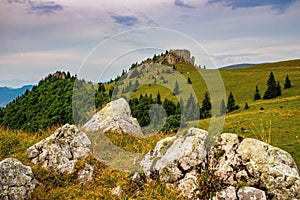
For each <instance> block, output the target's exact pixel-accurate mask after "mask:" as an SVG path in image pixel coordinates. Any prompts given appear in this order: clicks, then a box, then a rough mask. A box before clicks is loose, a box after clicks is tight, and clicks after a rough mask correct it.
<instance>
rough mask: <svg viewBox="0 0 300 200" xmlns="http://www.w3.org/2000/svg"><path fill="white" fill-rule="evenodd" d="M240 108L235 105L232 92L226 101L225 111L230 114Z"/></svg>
mask: <svg viewBox="0 0 300 200" xmlns="http://www.w3.org/2000/svg"><path fill="white" fill-rule="evenodd" d="M239 108H240V107H239V106H238V105H236V104H235V100H234V97H233V94H232V92H230V93H229V97H228V101H227V111H228V112H232V111H234V110H238V109H239Z"/></svg>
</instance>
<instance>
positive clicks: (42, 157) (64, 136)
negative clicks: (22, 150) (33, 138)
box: [27, 124, 91, 174]
mask: <svg viewBox="0 0 300 200" xmlns="http://www.w3.org/2000/svg"><path fill="white" fill-rule="evenodd" d="M90 145H91V141H90V140H89V139H88V137H87V136H86V134H85V133H84V132H82V131H80V130H79V129H78V128H77V127H76V126H75V125H69V124H66V125H64V126H63V127H61V128H59V129H57V130H56V131H55V132H54V133H53V134H52V135H50V136H49V137H47V138H46V139H44V140H42V141H40V142H38V143H36V144H35V145H33V146H31V147H29V148H28V149H27V155H28V157H29V158H30V159H31V162H32V163H34V164H41V165H42V166H43V167H45V168H46V169H50V170H55V171H57V172H59V173H68V174H70V173H72V171H73V169H74V166H75V164H76V162H77V161H78V159H84V158H86V156H87V155H88V154H89V153H90Z"/></svg>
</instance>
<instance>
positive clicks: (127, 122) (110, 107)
mask: <svg viewBox="0 0 300 200" xmlns="http://www.w3.org/2000/svg"><path fill="white" fill-rule="evenodd" d="M83 129H84V130H85V131H99V130H101V131H103V132H104V133H105V132H109V131H117V132H122V133H127V134H131V135H133V136H136V137H143V136H144V134H143V133H142V129H141V127H140V125H139V123H138V121H137V120H136V118H133V117H132V116H131V111H130V107H129V105H128V103H127V101H126V100H125V99H123V98H120V99H118V100H114V101H112V102H110V103H108V104H107V105H106V106H105V107H104V108H103V109H102V110H100V111H99V112H97V113H96V114H95V115H94V116H93V117H92V119H90V120H89V121H88V122H87V123H86V124H85V125H84V126H83Z"/></svg>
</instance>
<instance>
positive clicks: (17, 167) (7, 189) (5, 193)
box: [0, 158, 39, 200]
mask: <svg viewBox="0 0 300 200" xmlns="http://www.w3.org/2000/svg"><path fill="white" fill-rule="evenodd" d="M38 185H39V182H38V181H37V180H36V179H35V178H34V175H33V173H32V170H31V168H30V167H29V166H25V165H23V164H22V163H21V162H20V161H18V160H17V159H14V158H7V159H5V160H2V161H1V162H0V199H3V200H6V199H15V200H17V199H25V198H29V197H30V194H31V193H32V192H33V190H34V189H35V188H36V187H37V186H38Z"/></svg>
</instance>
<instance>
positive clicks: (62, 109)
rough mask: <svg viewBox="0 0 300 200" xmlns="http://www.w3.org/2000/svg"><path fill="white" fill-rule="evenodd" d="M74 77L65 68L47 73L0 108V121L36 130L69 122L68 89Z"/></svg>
mask: <svg viewBox="0 0 300 200" xmlns="http://www.w3.org/2000/svg"><path fill="white" fill-rule="evenodd" d="M75 79H76V78H75V77H74V76H71V75H70V73H66V72H56V73H54V74H49V75H48V76H47V77H45V78H44V79H42V80H41V81H40V82H39V83H38V85H36V86H33V87H32V89H31V91H29V90H26V92H25V93H24V94H23V95H22V96H20V97H18V98H16V99H15V100H13V101H12V102H11V103H9V104H8V105H7V106H6V107H5V108H3V109H2V110H0V125H1V126H8V127H10V128H11V129H22V130H24V131H27V132H34V131H35V132H37V131H40V130H44V129H46V128H48V127H51V126H54V125H58V124H65V123H73V115H72V91H73V86H74V82H75ZM6 91H9V89H6Z"/></svg>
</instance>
